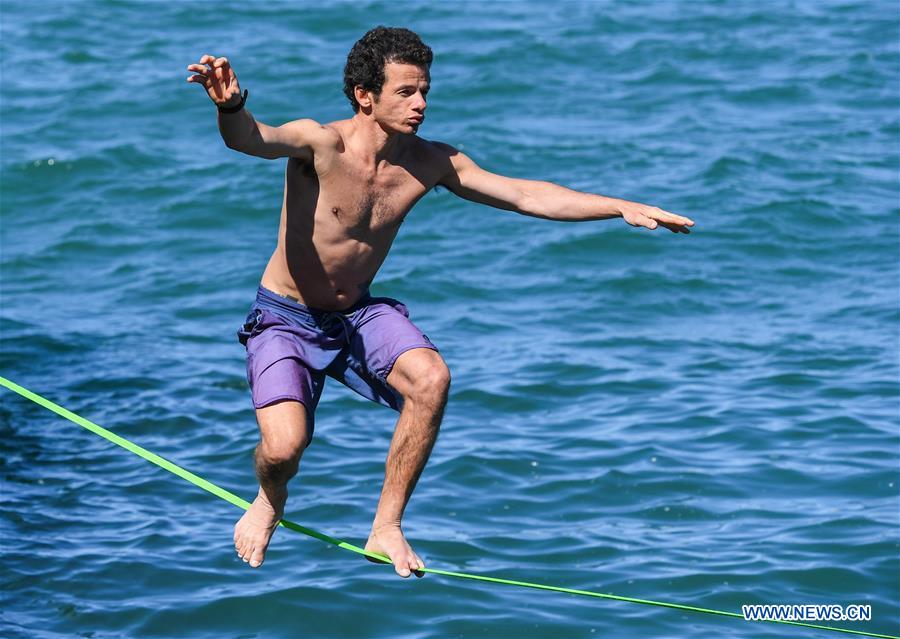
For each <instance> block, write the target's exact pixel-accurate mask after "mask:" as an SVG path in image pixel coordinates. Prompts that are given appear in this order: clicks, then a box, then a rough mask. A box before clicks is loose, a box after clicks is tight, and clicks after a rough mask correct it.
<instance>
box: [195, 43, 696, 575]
mask: <svg viewBox="0 0 900 639" xmlns="http://www.w3.org/2000/svg"><path fill="white" fill-rule="evenodd" d="M431 61H432V52H431V49H430V48H429V47H427V46H426V45H425V44H423V43H422V41H421V40H420V39H419V37H418V36H417V35H416V34H415V33H413V32H412V31H409V30H407V29H393V28H385V27H378V28H375V29H372V30H371V31H369V32H368V33H366V34H365V35H364V36H363V37H362V38H361V39H360V40H359V41H358V42H356V44H355V45H354V46H353V49H352V50H351V51H350V54H349V56H348V58H347V65H346V67H345V69H344V92H345V93H346V95H347V97H348V99H349V100H350V104H351V105H352V107H353V111H354V115H353V117H352V118H350V119H348V120H339V121H337V122H332V123H330V124H326V125H321V124H319V123H317V122H314V121H312V120H308V119H301V120H295V121H292V122H288V123H287V124H284V125H282V126H279V127H271V126H267V125H265V124H263V123H261V122H258V121H256V120H255V119H254V118H253V116H252V115H251V114H250V112H249V111H248V110H247V109H246V108H245V106H244V104H245V101H246V98H247V92H246V91H245V92H244V93H243V95H242V93H241V89H240V86H239V85H238V80H237V77H236V75H235V73H234V70H233V69H232V68H231V65H230V64H229V62H228V60H227V59H226V58H223V57H214V56H211V55H204V56H203V57H201V58H200V61H199V63H198V64H191V65H190V66H188V70H189V71H192V72H193V73H194V75H192V76H190V77H188V79H187V80H188V82H194V83H197V84H201V85H203V86H204V87H205V88H206V91H207V94H208V95H209V97H210V98H211V99H212V101H213V103H214V104H215V105H216V106H217V107H218V109H219V116H218V122H219V130H220V132H221V134H222V138H223V139H224V140H225V144H226V145H227V146H228V147H229V148H231V149H234V150H236V151H240V152H242V153H247V154H249V155H254V156H257V157H261V158H267V159H276V158H288V162H287V168H286V174H285V182H284V201H283V205H282V211H281V223H280V227H279V231H278V245H277V247H276V248H275V252H274V253H273V254H272V257H271V258H270V260H269V263H268V266H267V267H266V270H265V272H264V273H263V276H262V281H261V283H260V288H259V290H258V292H257V298H256V303H255V304H254V305H253V307H252V309H251V312H250V315H249V316H248V318H247V322H246V323H245V325H244V326H243V328H242V330H241V331H240V332H239V338H240V339H241V341H242V342H243V343H244V344H245V345H246V347H247V377H248V381H249V383H250V386H251V392H252V397H253V404H254V407H255V409H256V417H257V421H258V423H259V430H260V443H259V445H258V446H257V448H256V452H255V464H256V474H257V477H258V478H259V492H258V494H257V496H256V499H255V500H254V502H253V505H252V506H251V507H250V509H249V510H248V511H247V512H246V513H245V514H244V516H243V517H241V519H240V521H238V523H237V524H236V526H235V531H234V542H235V548H236V549H237V552H238V554H239V555H240V556H241V558H242V559H243V560H244V561H245V562H248V563H249V564H250V565H251V566H252V567H258V566H260V565H261V564H262V562H263V559H264V556H265V552H266V549H267V547H268V545H269V540H270V539H271V537H272V533H273V532H274V530H275V527H276V526H277V524H278V522H279V520H280V519H281V517H282V514H283V512H284V506H285V502H286V501H287V483H288V480H289V479H290V478H291V477H292V476H293V475H294V474H295V473H296V472H297V468H298V464H299V461H300V457H301V455H302V453H303V450H304V449H305V448H306V446H307V445H308V444H309V442H310V439H311V437H312V433H313V423H314V414H315V409H316V405H317V403H318V400H319V396H320V394H321V392H322V387H323V385H324V380H325V376H326V375H328V376H331V377H334V378H336V379H338V380H340V381H341V382H343V383H345V384H347V385H348V386H350V387H351V388H353V389H354V390H356V391H357V392H359V393H360V394H362V395H363V396H365V397H367V398H369V399H371V400H373V401H375V402H378V403H381V404H384V405H387V406H390V407H392V408H394V409H395V410H397V411H399V412H400V416H399V419H398V420H397V425H396V428H395V430H394V436H393V439H392V440H391V445H390V450H389V452H388V457H387V463H386V468H385V478H384V485H383V487H382V492H381V498H380V500H379V502H378V507H377V509H376V512H375V519H374V522H373V524H372V530H371V533H370V535H369V539H368V542H367V544H366V549H367V550H370V551H372V552H376V553H381V554H384V555H387V556H388V557H390V559H391V560H392V562H393V564H394V569H395V570H396V572H397V574H399V575H400V576H401V577H409V575H410V574H411V573H416V574H417V575H418V576H422V574H424V573H421V572H419V571H420V569H422V568H424V564H423V563H422V560H421V559H420V558H419V557H418V555H416V553H415V552H413V550H412V548H411V547H410V546H409V544H408V543H407V541H406V539H405V538H404V536H403V532H402V530H401V520H402V517H403V511H404V509H405V507H406V504H407V502H408V500H409V497H410V495H411V494H412V492H413V489H414V488H415V485H416V482H417V481H418V478H419V475H420V474H421V472H422V469H423V468H424V466H425V463H426V461H427V460H428V456H429V454H430V453H431V449H432V447H433V445H434V442H435V439H436V438H437V434H438V429H439V427H440V423H441V418H442V416H443V412H444V406H445V404H446V402H447V391H448V388H449V385H450V372H449V370H448V369H447V365H446V364H445V363H444V360H443V359H442V357H441V356H440V354H439V353H438V350H437V348H436V347H435V346H434V345H433V344H432V343H431V341H430V340H429V339H428V338H427V337H426V336H425V335H423V334H422V333H421V331H419V330H418V329H417V328H416V327H415V325H414V324H412V322H411V321H410V320H409V314H408V312H407V309H406V307H405V306H403V304H401V303H400V302H398V301H397V300H392V299H390V298H375V297H372V296H371V295H369V293H368V289H369V286H370V284H371V283H372V280H373V278H374V277H375V273H376V272H377V271H378V269H379V267H380V266H381V264H382V262H383V261H384V259H385V257H386V256H387V254H388V250H389V249H390V247H391V243H392V242H393V240H394V237H395V236H396V234H397V231H398V229H399V227H400V224H401V223H402V222H403V219H404V217H405V216H406V214H407V213H408V212H409V211H410V209H411V208H412V207H413V205H414V204H415V203H416V202H417V201H418V200H419V199H420V198H421V197H422V196H424V195H425V194H426V193H428V191H429V190H431V189H432V188H434V187H435V186H438V185H441V186H444V187H446V188H447V189H449V190H450V191H452V192H453V193H455V194H456V195H458V196H460V197H463V198H465V199H468V200H472V201H474V202H480V203H482V204H489V205H491V206H494V207H496V208H500V209H507V210H512V211H517V212H519V213H523V214H525V215H531V216H535V217H541V218H545V219H551V220H567V221H576V220H600V219H608V218H614V217H622V218H624V219H625V221H626V222H628V223H629V224H631V225H632V226H642V227H645V228H649V229H655V228H656V227H657V225H662V226H664V227H666V228H668V229H669V230H671V231H673V232H675V233H678V232H683V233H688V232H689V231H688V229H687V227H689V226H693V224H694V223H693V221H691V220H690V219H688V218H685V217H681V216H678V215H673V214H671V213H667V212H666V211H663V210H660V209H658V208H656V207H652V206H647V205H644V204H638V203H635V202H628V201H624V200H618V199H614V198H607V197H603V196H600V195H592V194H589V193H580V192H578V191H572V190H570V189H567V188H564V187H561V186H557V185H555V184H551V183H548V182H537V181H531V180H520V179H513V178H508V177H503V176H500V175H495V174H492V173H489V172H487V171H484V170H483V169H481V168H480V167H479V166H478V165H476V164H475V162H473V161H472V160H471V159H470V158H468V157H466V156H465V155H464V154H462V153H460V152H459V151H457V150H456V149H455V148H453V147H452V146H449V145H447V144H442V143H440V142H432V141H428V140H425V139H423V138H420V137H419V136H418V135H416V132H417V131H418V129H419V127H420V126H421V124H422V122H423V121H424V119H425V107H426V96H427V94H428V89H429V83H430V68H431Z"/></svg>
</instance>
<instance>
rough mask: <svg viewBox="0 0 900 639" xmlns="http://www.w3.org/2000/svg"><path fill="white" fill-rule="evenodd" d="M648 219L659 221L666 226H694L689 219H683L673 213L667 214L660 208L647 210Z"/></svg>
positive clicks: (681, 216)
mask: <svg viewBox="0 0 900 639" xmlns="http://www.w3.org/2000/svg"><path fill="white" fill-rule="evenodd" d="M649 217H651V218H653V219H655V220H659V221H660V222H663V223H668V224H678V225H681V226H694V220H692V219H691V218H689V217H684V216H683V215H675V214H674V213H669V212H668V211H663V210H662V209H660V208H656V207H652V208H651V209H650V210H649Z"/></svg>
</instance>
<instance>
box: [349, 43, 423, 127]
mask: <svg viewBox="0 0 900 639" xmlns="http://www.w3.org/2000/svg"><path fill="white" fill-rule="evenodd" d="M433 58H434V54H432V52H431V48H430V47H429V46H428V45H426V44H425V43H424V42H422V40H421V38H419V36H418V35H417V34H415V33H414V32H412V31H410V30H409V29H402V28H395V27H381V26H379V27H375V28H374V29H372V30H370V31H369V32H368V33H366V35H364V36H363V37H361V38H360V39H359V40H357V41H356V44H354V45H353V48H352V49H350V54H349V55H348V56H347V65H346V66H345V67H344V94H345V95H346V96H347V99H348V100H350V105H351V106H352V107H353V112H354V113H356V112H358V111H359V102H357V101H356V97H355V96H354V95H353V89H354V88H355V87H357V86H361V87H362V88H363V89H365V90H366V91H371V92H372V93H374V94H375V95H376V96H379V95H381V88H382V87H383V86H384V65H385V64H386V63H388V62H403V63H404V64H416V65H419V66H422V67H426V68H429V69H430V68H431V61H432V59H433Z"/></svg>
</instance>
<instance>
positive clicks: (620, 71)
mask: <svg viewBox="0 0 900 639" xmlns="http://www.w3.org/2000/svg"><path fill="white" fill-rule="evenodd" d="M378 24H387V25H393V26H407V27H409V28H412V29H414V30H416V31H417V32H418V33H420V35H421V36H422V38H423V39H424V40H425V41H426V42H427V43H428V44H429V45H430V46H431V47H432V48H433V49H434V51H435V62H434V66H433V68H432V87H433V88H432V91H431V93H430V95H429V107H428V110H429V119H428V121H427V122H426V124H425V125H424V126H423V127H422V129H421V130H420V135H422V136H424V137H426V138H430V139H437V140H442V141H445V142H448V143H450V144H453V145H455V146H458V147H460V148H462V149H463V150H464V151H465V152H466V153H467V154H469V155H470V156H471V157H473V158H474V159H475V160H476V161H477V162H479V163H480V164H481V165H482V166H484V167H485V168H487V169H489V170H491V171H495V172H499V173H503V174H507V175H512V176H516V177H523V178H532V179H541V180H550V181H554V182H557V183H560V184H564V185H566V186H569V187H572V188H576V189H580V190H586V191H590V192H597V193H602V194H605V195H610V196H615V197H621V198H626V199H630V200H636V201H641V202H647V203H651V204H654V205H657V206H661V207H663V208H665V209H667V210H671V211H674V212H677V213H682V214H685V215H688V216H690V217H692V218H693V219H695V220H696V222H697V226H696V227H695V229H694V232H693V233H692V234H691V235H689V236H685V235H679V236H676V235H673V234H671V233H669V232H668V231H655V232H650V231H647V230H641V229H635V228H631V227H629V226H628V225H626V224H625V223H623V222H622V221H621V220H611V221H604V222H589V223H580V224H566V223H560V222H552V221H546V220H539V219H533V218H528V217H524V216H520V215H516V214H515V213H510V212H505V211H497V210H494V209H490V208H487V207H483V206H478V205H475V204H472V203H468V202H464V201H462V200H459V199H457V198H455V197H454V196H453V195H452V194H450V193H448V192H447V191H444V190H441V191H438V192H436V193H433V194H429V195H428V196H427V197H426V198H424V199H423V200H422V201H421V202H420V203H419V205H418V206H417V207H416V209H415V210H414V211H413V213H411V214H410V216H409V217H408V218H407V220H406V222H405V223H404V225H403V228H402V230H401V232H400V235H399V236H398V239H397V241H396V244H395V246H394V249H393V250H392V253H391V255H390V257H389V258H388V261H387V262H386V264H385V266H384V267H383V269H382V271H381V273H380V275H379V277H378V278H377V279H376V281H375V284H374V286H373V292H374V293H375V294H378V295H389V296H392V297H396V298H399V299H401V300H403V301H404V302H405V303H406V304H407V305H408V306H409V308H410V310H411V315H412V319H413V320H414V321H415V322H416V323H417V325H419V326H421V327H422V328H423V330H424V331H425V332H426V333H427V334H428V335H429V337H431V338H432V340H433V341H434V342H435V343H436V344H437V345H438V347H439V348H440V349H441V352H442V354H443V356H444V358H445V360H446V361H447V363H448V365H449V366H450V369H451V371H452V373H453V386H452V389H451V395H450V402H449V405H448V408H447V413H446V417H445V421H444V424H443V427H442V432H441V436H440V439H439V441H438V444H437V446H436V448H435V450H434V453H433V455H432V459H431V462H430V463H429V466H428V468H427V469H426V471H425V473H424V474H423V476H422V479H421V481H420V483H419V487H418V489H417V491H416V493H415V495H414V496H413V498H412V500H411V502H410V506H409V508H408V510H407V515H406V519H405V526H404V528H405V531H406V533H407V535H408V536H409V538H410V540H411V541H412V543H413V545H414V547H415V548H416V549H417V550H418V551H419V553H420V554H421V555H423V557H424V558H425V560H426V563H428V565H430V566H432V567H435V568H444V569H448V570H460V571H467V572H479V573H485V574H491V575H496V576H503V577H507V578H511V579H520V580H525V581H536V582H543V583H550V584H555V585H561V586H566V587H570V588H581V589H588V590H597V591H601V592H609V593H615V594H617V595H624V596H629V597H637V598H643V599H653V600H662V601H673V602H679V603H686V604H691V605H696V606H701V607H707V608H718V609H724V610H730V611H737V612H739V611H740V606H741V604H744V603H837V604H843V605H846V604H870V605H871V606H872V612H873V620H872V621H871V622H867V623H856V624H851V623H849V622H848V623H844V624H840V623H838V624H832V625H843V626H844V627H849V628H854V629H858V630H867V631H871V632H882V633H892V634H900V560H898V557H900V552H898V551H900V488H898V486H900V463H898V461H900V436H898V435H900V384H898V378H900V375H898V373H900V333H898V328H900V322H898V320H900V259H898V258H900V235H898V230H900V228H898V212H900V197H898V195H900V113H898V111H900V9H898V6H897V4H896V3H895V2H862V1H860V2H830V1H829V2H815V1H812V0H806V1H802V2H796V1H795V2H779V3H776V2H765V3H731V2H704V3H699V2H697V3H676V2H638V3H614V4H613V3H599V2H597V3H594V2H584V3H574V2H562V3H559V4H557V5H554V6H553V7H547V6H545V5H544V4H543V3H538V2H502V3H501V2H496V3H468V2H466V3H453V4H450V3H446V4H436V3H425V2H420V3H402V2H393V3H386V2H385V3H381V2H378V3H364V2H359V3H351V2H339V3H338V2H335V3H325V4H320V5H315V6H309V5H305V4H295V3H265V4H263V3H253V4H250V3H237V2H224V3H222V2H220V3H214V4H212V3H200V2H177V3H176V2H152V3H151V2H75V1H72V2H48V3H41V4H40V5H35V4H33V3H27V2H8V1H5V2H3V3H2V4H0V36H2V37H0V57H2V60H0V74H2V82H0V156H2V157H0V171H2V173H0V198H2V199H0V207H2V220H0V252H2V270H0V330H2V353H0V375H3V376H4V377H7V378H9V379H12V380H14V381H16V382H18V383H20V384H22V385H24V386H26V387H28V388H30V389H32V390H34V391H35V392H38V393H40V394H43V395H45V396H47V397H48V398H49V399H52V400H54V401H56V402H58V403H60V404H62V405H64V406H66V407H67V408H69V409H71V410H73V411H75V412H76V413H79V414H81V415H83V416H85V417H87V418H88V419H91V420H92V421H95V422H97V423H99V424H101V425H103V426H105V427H107V428H110V429H112V430H114V431H115V432H117V433H119V434H121V435H123V436H125V437H128V438H130V439H132V440H134V441H135V442H137V443H138V444H140V445H142V446H144V447H146V448H149V449H150V450H153V451H154V452H157V453H159V454H161V455H163V456H165V457H167V458H169V459H171V460H173V461H175V462H176V463H178V464H180V465H182V466H184V467H186V468H188V469H190V470H192V471H194V472H197V473H199V474H201V475H204V476H206V477H208V478H209V479H210V480H212V481H214V482H216V483H218V484H221V485H222V486H224V487H225V488H227V489H229V490H231V491H233V492H235V493H237V494H239V495H242V496H243V497H245V498H249V497H252V495H253V494H254V493H255V482H254V477H253V471H252V464H251V452H252V449H253V447H254V446H255V444H256V442H257V431H256V426H255V422H254V417H253V412H252V408H251V405H250V402H249V392H248V389H247V386H246V380H245V374H244V361H243V349H242V347H241V346H240V345H239V344H238V342H237V341H236V339H235V337H234V333H235V331H236V329H237V327H238V325H239V324H240V323H241V321H242V320H243V318H244V316H245V314H246V311H247V309H248V307H249V305H250V303H251V302H252V299H253V296H254V292H255V289H256V285H257V283H258V280H259V277H260V275H261V273H262V270H263V268H264V266H265V263H266V260H267V259H268V256H269V254H270V253H271V251H272V249H273V248H274V244H275V239H276V229H277V221H278V214H279V211H280V204H281V188H282V178H283V170H284V163H283V161H274V162H269V161H264V160H259V159H254V158H250V157H246V156H242V155H240V154H237V153H235V152H233V151H230V150H228V149H227V148H225V146H224V144H223V143H222V141H221V138H220V137H219V134H218V131H217V129H216V120H215V112H214V109H213V108H212V107H211V105H210V103H209V100H208V99H207V98H206V96H205V95H204V94H203V92H202V91H201V90H200V89H199V88H198V87H195V86H191V85H189V84H187V83H186V82H185V77H186V75H187V73H186V71H185V67H186V66H187V65H188V64H189V63H191V62H193V61H195V60H196V59H198V58H199V56H200V55H202V54H204V53H212V54H215V55H227V56H228V57H229V59H230V60H231V61H232V63H233V65H234V67H235V69H236V71H237V73H238V76H239V78H240V80H241V84H242V86H244V87H246V88H248V89H250V98H249V101H248V108H250V109H251V111H252V112H253V113H254V115H255V116H256V117H257V118H258V119H260V120H261V121H263V122H267V123H270V124H280V123H282V122H285V121H287V120H291V119H294V118H298V117H311V118H315V119H317V120H320V121H331V120H335V119H341V118H345V117H348V116H349V115H350V113H351V112H350V108H349V105H348V104H347V102H346V99H345V98H344V96H343V94H342V92H341V86H342V76H341V73H342V69H343V64H344V60H345V58H346V54H347V52H348V50H349V49H350V47H351V46H352V44H353V42H354V41H355V40H356V39H357V38H359V37H360V36H361V35H362V34H363V33H364V32H365V31H366V30H367V29H369V28H371V27H373V26H375V25H378ZM0 400H2V407H0V417H2V419H0V435H2V436H0V453H2V454H0V464H2V508H0V512H2V518H0V530H2V533H3V538H4V540H5V541H6V543H4V544H3V549H2V552H3V565H4V570H3V571H2V572H0V583H2V596H3V606H2V607H0V623H2V634H3V635H4V636H8V637H27V638H56V637H75V636H83V637H94V638H112V637H187V638H190V639H201V638H206V637H217V638H220V637H231V638H238V637H241V638H249V637H260V638H263V637H265V638H269V637H296V636H301V635H302V636H313V637H328V638H331V637H354V638H355V637H376V638H381V637H396V636H403V637H414V638H423V639H424V638H438V637H441V638H443V637H507V636H509V637H522V638H539V637H540V638H543V637H548V638H550V637H553V638H556V637H597V636H615V637H626V638H629V637H634V638H638V637H641V638H643V637H695V636H704V637H705V636H717V637H741V638H744V637H820V636H837V635H831V634H830V633H823V632H821V631H813V630H809V629H803V628H796V627H787V626H774V625H771V626H758V625H749V624H748V623H746V622H743V621H741V620H735V619H724V618H716V617H711V616H706V615H700V614H691V613H685V612H679V611H675V610H669V609H664V608H652V607H647V606H641V605H636V604H629V603H620V602H612V601H606V600H594V599H580V598H577V597H572V596H567V595H561V594H554V593H547V592H540V591H530V590H521V589H515V588H510V587H505V586H490V585H485V584H477V583H473V582H465V581H456V580H450V579H445V578H441V577H436V576H432V575H430V576H427V577H426V578H424V579H422V580H412V581H405V580H401V579H399V578H397V577H396V576H395V575H394V574H393V572H392V570H391V569H390V568H386V567H382V566H375V565H372V564H369V563H367V562H365V561H362V560H360V559H359V558H357V557H356V556H354V555H351V554H349V553H345V552H343V551H341V550H337V549H334V548H332V547H330V546H327V545H325V544H322V543H321V542H318V541H316V540H313V539H308V538H305V537H302V536H299V535H295V534H293V533H290V532H289V531H285V530H280V531H278V532H277V533H276V536H275V538H274V541H273V544H272V546H271V548H270V551H269V555H268V557H267V561H266V564H265V565H264V566H263V568H262V569H260V570H258V571H252V570H250V569H248V568H247V567H246V566H245V565H244V564H243V563H242V562H241V561H240V560H239V559H237V557H236V556H235V554H234V552H233V549H232V542H231V530H232V526H233V523H234V521H236V519H237V518H238V517H239V515H240V511H238V510H237V509H235V508H234V507H232V506H230V505H228V504H226V503H224V502H221V501H218V500H216V499H214V498H211V497H210V496H209V495H207V494H206V493H203V492H202V491H199V490H197V489H196V488H194V487H192V486H190V485H189V484H187V483H184V482H183V481H181V480H179V479H177V478H175V477H173V476H171V475H169V474H167V473H165V472H164V471H162V470H160V469H157V468H155V467H154V466H151V465H149V464H147V463H146V462H145V461H143V460H141V459H139V458H137V457H134V456H132V455H130V454H128V453H126V452H125V451H122V450H121V449H119V448H116V447H114V446H112V445H111V444H109V443H107V442H105V441H104V440H102V439H100V438H98V437H96V436H94V435H92V434H90V433H88V432H87V431H84V430H82V429H80V428H78V427H77V426H75V425H73V424H71V423H69V422H66V421H64V420H62V419H60V418H58V417H56V416H54V415H52V414H50V413H49V412H47V411H45V410H43V409H41V408H39V407H37V406H35V405H33V404H31V403H29V402H27V401H25V400H23V399H21V398H18V397H17V396H14V395H12V394H11V393H9V392H6V391H3V392H2V394H0ZM395 418H396V414H395V413H393V412H391V411H390V410H388V409H386V408H383V407H380V406H376V405H374V404H371V403H367V402H366V401H365V400H364V399H362V398H360V397H358V396H356V395H354V394H353V393H352V392H350V391H349V390H347V389H345V388H343V387H341V386H340V385H339V384H337V383H335V382H333V381H331V382H330V383H329V384H328V385H327V387H326V390H325V393H324V396H323V398H322V401H321V403H320V406H319V410H318V413H317V419H316V422H317V427H316V438H315V441H314V443H313V445H312V446H311V447H310V449H309V450H308V451H307V453H306V455H305V456H304V459H303V462H302V467H301V471H300V474H299V475H298V477H297V478H296V479H295V480H294V482H293V484H292V497H291V501H290V502H289V505H288V512H287V516H288V517H289V518H290V519H292V520H294V521H298V522H300V523H303V524H305V525H307V526H311V527H313V528H316V529H318V530H322V531H325V532H327V533H329V534H332V535H335V536H337V537H341V538H345V539H347V540H349V541H351V542H354V543H360V542H361V541H364V540H365V538H366V536H367V534H368V529H369V525H370V523H371V517H372V515H373V513H374V508H375V505H376V502H377V498H378V487H379V485H380V481H381V478H382V474H383V462H384V457H385V454H386V452H387V446H388V442H389V440H390V436H391V433H392V430H393V425H394V422H395Z"/></svg>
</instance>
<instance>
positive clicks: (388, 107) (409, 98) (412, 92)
mask: <svg viewBox="0 0 900 639" xmlns="http://www.w3.org/2000/svg"><path fill="white" fill-rule="evenodd" d="M430 82H431V77H430V76H429V73H428V69H427V68H425V67H419V66H416V65H414V64H405V63H402V62H388V63H386V64H385V65H384V86H383V87H382V88H381V95H380V96H379V97H378V99H377V100H374V101H373V104H372V114H373V115H374V116H375V120H376V121H377V122H378V123H379V124H381V125H382V127H385V128H387V129H388V130H390V131H396V132H397V133H415V132H416V131H418V130H419V125H420V124H422V122H423V121H424V120H425V107H426V106H427V105H426V103H425V96H426V95H428V89H429V87H430Z"/></svg>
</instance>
